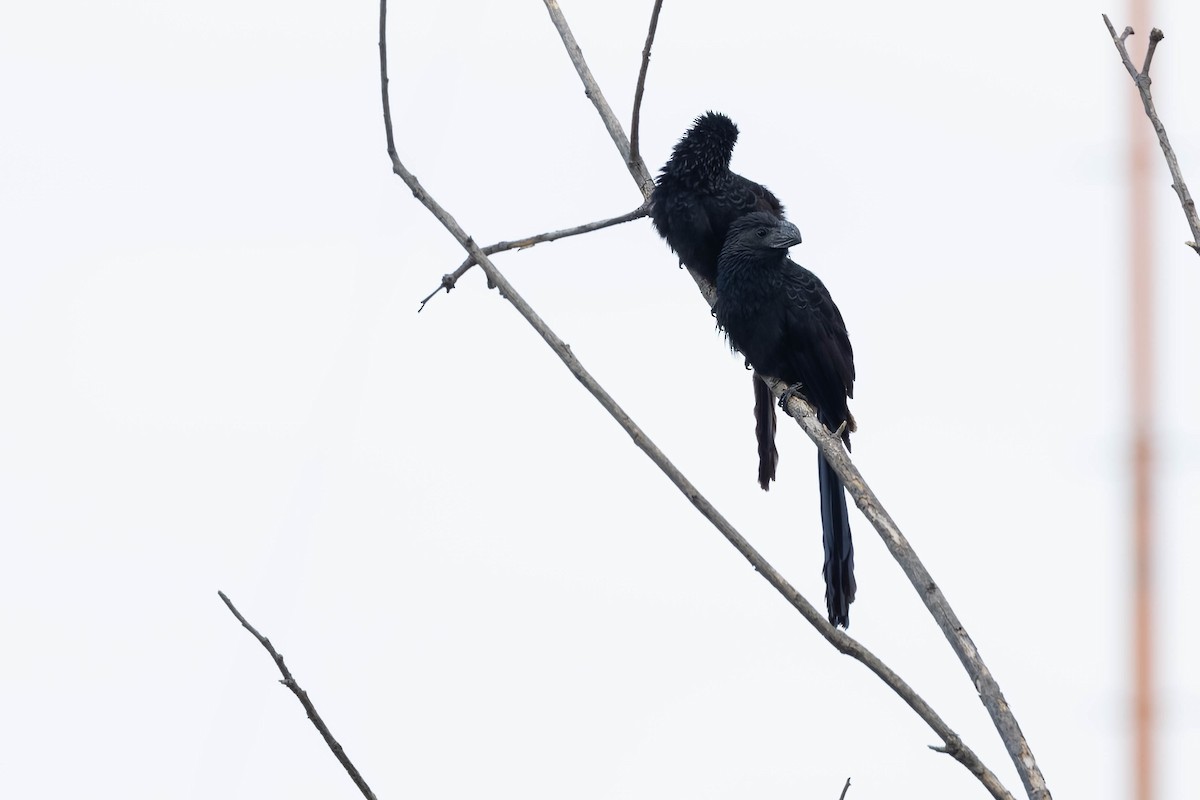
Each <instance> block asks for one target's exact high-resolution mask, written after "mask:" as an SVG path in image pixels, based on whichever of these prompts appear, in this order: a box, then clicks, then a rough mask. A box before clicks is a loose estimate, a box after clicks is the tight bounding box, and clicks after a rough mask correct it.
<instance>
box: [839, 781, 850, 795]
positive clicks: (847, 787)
mask: <svg viewBox="0 0 1200 800" xmlns="http://www.w3.org/2000/svg"><path fill="white" fill-rule="evenodd" d="M848 791H850V779H849V778H846V785H845V786H843V787H842V793H841V794H839V795H838V800H846V792H848Z"/></svg>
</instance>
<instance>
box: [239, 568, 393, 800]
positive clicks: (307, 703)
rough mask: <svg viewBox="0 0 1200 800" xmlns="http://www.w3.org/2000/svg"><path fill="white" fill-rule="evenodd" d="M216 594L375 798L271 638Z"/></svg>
mask: <svg viewBox="0 0 1200 800" xmlns="http://www.w3.org/2000/svg"><path fill="white" fill-rule="evenodd" d="M217 596H218V597H220V598H221V600H222V602H224V603H225V605H226V606H227V607H228V608H229V611H230V612H231V613H232V614H233V616H235V617H236V618H237V621H238V622H240V623H242V627H243V628H245V629H246V630H248V631H250V633H251V635H252V636H254V638H255V639H257V640H258V643H259V644H261V645H262V646H263V647H264V648H266V650H267V652H268V653H270V655H271V660H272V661H274V662H275V666H277V667H278V668H279V672H280V674H281V675H283V680H281V681H280V683H282V684H283V685H284V686H286V687H287V688H289V689H291V690H292V694H294V695H296V699H297V700H299V701H300V705H302V706H304V710H305V712H307V713H308V718H309V719H310V720H312V724H313V726H314V727H315V728H316V729H317V731H318V732H319V733H320V734H321V738H322V739H324V740H325V744H326V745H327V746H328V747H329V749H330V750H331V751H332V752H333V754H334V756H336V757H337V760H338V761H339V762H341V765H342V768H343V769H345V770H346V772H347V773H348V774H349V775H350V779H351V780H352V781H354V785H355V786H357V787H358V790H359V791H360V792H362V795H363V797H365V798H367V800H375V793H374V792H372V791H371V787H370V786H367V782H366V781H365V780H363V776H362V775H360V774H359V772H358V768H357V767H355V766H354V763H353V762H352V761H350V756H348V755H346V751H345V750H343V749H342V746H341V745H340V744H338V741H337V739H334V738H333V734H332V733H330V732H329V726H328V725H326V724H325V720H323V719H321V715H320V714H318V713H317V708H316V706H314V705H313V704H312V701H311V700H309V699H308V692H306V691H304V690H303V689H301V688H300V684H298V683H296V679H295V678H293V677H292V673H291V671H290V670H288V668H287V665H286V664H284V663H283V656H281V655H279V653H278V652H276V651H275V646H274V645H272V644H271V640H270V639H268V638H267V637H265V636H263V635H262V634H261V633H259V632H258V631H257V630H255V628H254V626H253V625H251V624H250V623H249V622H247V621H246V618H245V617H243V616H242V612H240V611H238V610H237V608H236V607H234V605H233V601H232V600H230V599H229V598H228V597H226V596H225V593H224V592H217Z"/></svg>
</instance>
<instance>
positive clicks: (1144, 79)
mask: <svg viewBox="0 0 1200 800" xmlns="http://www.w3.org/2000/svg"><path fill="white" fill-rule="evenodd" d="M1100 16H1102V17H1103V18H1104V24H1105V26H1106V27H1107V28H1108V33H1109V35H1110V36H1112V40H1113V45H1114V46H1115V47H1116V48H1117V53H1118V54H1120V56H1121V63H1122V64H1124V65H1125V71H1126V72H1128V73H1129V77H1130V78H1132V79H1133V83H1134V85H1136V86H1137V90H1138V94H1140V95H1141V96H1142V108H1144V109H1145V110H1146V116H1147V117H1149V118H1150V124H1151V125H1152V126H1153V127H1154V132H1155V133H1156V134H1157V135H1158V146H1159V147H1161V148H1162V151H1163V157H1164V158H1166V159H1167V169H1168V170H1170V172H1171V188H1172V189H1174V190H1175V194H1176V195H1178V197H1179V203H1180V205H1181V206H1183V215H1184V216H1185V217H1186V218H1187V223H1188V227H1189V228H1191V229H1192V241H1190V242H1185V244H1186V245H1187V246H1188V247H1190V248H1192V249H1193V250H1195V251H1196V253H1197V254H1200V216H1197V215H1196V203H1195V202H1194V201H1193V200H1192V195H1191V193H1190V192H1189V191H1188V188H1187V184H1186V183H1184V181H1183V172H1182V171H1180V169H1179V160H1178V159H1176V158H1175V150H1174V148H1172V147H1171V142H1170V141H1169V140H1168V139H1167V129H1166V128H1165V127H1163V124H1162V120H1160V119H1159V118H1158V112H1157V111H1156V110H1155V109H1154V98H1153V97H1151V96H1150V61H1151V60H1152V59H1153V58H1154V50H1155V48H1157V47H1158V43H1159V42H1160V41H1162V39H1163V38H1164V37H1163V32H1162V31H1160V30H1159V29H1158V28H1154V29H1153V30H1151V31H1150V45H1149V47H1148V48H1147V49H1146V60H1145V63H1144V64H1143V65H1142V71H1141V72H1138V70H1137V67H1135V66H1134V65H1133V59H1131V58H1130V57H1129V51H1128V50H1127V49H1126V48H1125V39H1126V38H1128V37H1129V35H1130V34H1132V33H1133V28H1130V27H1128V26H1126V27H1125V30H1124V31H1122V32H1121V34H1120V35H1119V36H1118V35H1117V30H1116V28H1114V27H1113V24H1112V22H1111V21H1109V19H1108V15H1107V14H1101V15H1100Z"/></svg>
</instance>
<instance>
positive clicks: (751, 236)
mask: <svg viewBox="0 0 1200 800" xmlns="http://www.w3.org/2000/svg"><path fill="white" fill-rule="evenodd" d="M799 238H800V237H799V232H798V231H796V229H795V226H793V225H792V224H791V223H789V222H784V221H782V220H780V219H779V218H778V217H776V216H774V215H772V214H770V213H767V212H755V213H752V214H747V215H746V216H743V217H741V218H740V219H738V220H737V221H736V222H734V223H733V224H732V225H731V226H730V227H729V230H728V233H727V235H726V238H725V245H724V247H723V248H722V249H721V256H720V261H719V263H718V266H717V303H716V306H715V311H716V315H717V324H719V325H720V326H721V328H723V329H724V331H725V335H726V337H727V338H728V340H729V345H730V347H732V348H733V349H735V350H737V351H738V352H740V353H741V354H742V355H743V356H745V357H746V360H747V361H749V362H750V364H752V365H753V366H754V369H755V370H757V371H758V372H760V373H761V374H763V375H769V376H771V377H774V378H778V379H779V380H781V381H784V382H785V383H787V384H788V385H789V386H792V385H795V384H801V387H802V388H801V389H800V392H801V393H802V394H803V395H804V396H805V397H806V398H807V399H808V400H809V402H811V403H812V404H813V406H814V407H815V408H816V411H817V418H818V419H820V421H821V423H822V424H824V425H825V426H826V427H827V428H829V429H830V430H836V429H837V428H838V427H839V426H841V425H842V424H843V423H845V428H843V430H842V439H843V441H844V442H845V443H846V447H847V448H849V446H850V432H851V431H853V430H855V423H854V417H853V416H851V414H850V409H849V405H848V403H847V400H848V399H849V398H850V397H853V396H854V350H853V348H851V346H850V337H849V335H848V334H847V332H846V323H845V321H844V320H843V319H842V314H841V312H840V311H839V310H838V307H837V306H836V305H835V304H834V302H833V298H832V297H830V295H829V290H828V289H826V288H825V284H823V283H821V280H820V278H818V277H817V276H816V275H814V274H813V273H811V272H809V271H808V270H807V269H805V268H804V267H802V266H800V265H799V264H797V263H795V262H794V261H792V260H791V259H790V258H788V256H787V247H788V246H789V245H791V244H795V243H796V242H798V241H799ZM817 457H818V459H819V467H820V472H819V476H820V482H821V528H822V531H823V534H824V537H823V538H824V543H825V568H824V573H825V603H826V608H827V610H828V613H829V621H830V622H831V623H833V624H835V625H842V626H843V627H844V626H846V625H848V624H849V622H850V603H852V602H853V601H854V595H855V591H856V585H855V582H854V545H853V543H852V541H851V539H850V517H849V510H848V508H847V506H846V494H845V491H844V486H843V484H842V481H841V478H839V477H838V475H837V473H836V472H834V470H833V468H832V467H831V466H830V465H829V464H828V463H827V462H826V461H825V458H824V457H823V456H821V455H820V454H818V456H817Z"/></svg>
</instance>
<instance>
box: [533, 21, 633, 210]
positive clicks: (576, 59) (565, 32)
mask: <svg viewBox="0 0 1200 800" xmlns="http://www.w3.org/2000/svg"><path fill="white" fill-rule="evenodd" d="M542 1H543V2H544V3H545V4H546V10H547V11H549V12H550V19H551V21H552V22H553V23H554V27H555V28H557V29H558V35H559V36H560V37H561V38H562V41H563V45H564V46H566V48H567V55H568V56H570V58H571V63H572V64H574V65H575V71H576V72H577V73H579V79H580V80H581V81H583V88H584V92H585V93H586V94H587V96H588V99H589V100H591V101H592V105H594V106H595V107H596V111H598V112H599V113H600V119H602V120H603V121H604V127H605V128H607V129H608V135H609V136H610V137H612V140H613V144H615V145H616V146H617V152H619V153H620V154H621V158H622V159H624V161H625V166H626V167H627V168H628V169H629V174H630V175H632V176H633V180H634V182H635V183H637V185H638V189H640V190H641V192H642V197H644V198H646V199H649V197H650V193H651V192H652V191H654V178H652V177H651V176H650V170H649V169H647V168H646V162H645V161H643V160H642V157H641V156H638V157H636V158H634V157H633V156H632V155H631V153H630V151H629V139H627V138H626V137H625V130H624V129H623V128H622V127H621V123H620V121H619V120H618V119H617V115H616V114H614V113H613V110H612V108H610V107H609V105H608V100H606V99H604V92H602V91H600V85H599V84H598V83H596V79H595V78H594V77H593V76H592V70H591V68H590V67H588V65H587V62H586V61H584V59H583V51H582V50H580V49H579V42H577V41H575V35H574V34H573V33H571V26H569V25H567V18H566V17H564V16H563V13H562V9H561V8H559V7H558V2H557V0H542Z"/></svg>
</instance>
